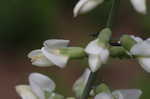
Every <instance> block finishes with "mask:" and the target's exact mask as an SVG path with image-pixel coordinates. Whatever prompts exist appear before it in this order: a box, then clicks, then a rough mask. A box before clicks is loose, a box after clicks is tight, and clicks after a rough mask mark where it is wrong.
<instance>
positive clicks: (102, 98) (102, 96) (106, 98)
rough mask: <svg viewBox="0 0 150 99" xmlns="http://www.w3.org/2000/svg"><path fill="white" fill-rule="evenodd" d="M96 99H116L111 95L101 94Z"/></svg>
mask: <svg viewBox="0 0 150 99" xmlns="http://www.w3.org/2000/svg"><path fill="white" fill-rule="evenodd" d="M94 99H114V98H113V97H112V95H111V94H109V93H104V92H103V93H100V94H98V95H96V96H95V97H94Z"/></svg>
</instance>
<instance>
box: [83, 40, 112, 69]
mask: <svg viewBox="0 0 150 99" xmlns="http://www.w3.org/2000/svg"><path fill="white" fill-rule="evenodd" d="M85 52H86V53H87V54H88V55H89V66H90V69H91V70H92V72H95V71H97V70H98V69H99V68H100V67H101V65H102V64H105V63H106V61H107V60H108V57H109V50H108V49H107V47H106V46H105V44H103V43H100V42H99V39H96V40H94V41H91V42H90V43H89V44H88V45H87V47H86V49H85Z"/></svg>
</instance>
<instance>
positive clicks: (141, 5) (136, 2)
mask: <svg viewBox="0 0 150 99" xmlns="http://www.w3.org/2000/svg"><path fill="white" fill-rule="evenodd" d="M131 3H132V5H133V7H134V9H135V10H136V11H137V12H139V13H142V14H146V12H147V11H146V0H131Z"/></svg>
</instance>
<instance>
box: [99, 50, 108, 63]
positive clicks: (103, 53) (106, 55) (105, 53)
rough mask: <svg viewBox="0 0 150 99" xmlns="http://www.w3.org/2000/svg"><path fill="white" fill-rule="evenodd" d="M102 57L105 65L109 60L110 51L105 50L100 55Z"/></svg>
mask: <svg viewBox="0 0 150 99" xmlns="http://www.w3.org/2000/svg"><path fill="white" fill-rule="evenodd" d="M100 57H101V61H102V63H103V64H105V63H106V62H107V60H108V58H109V50H108V49H104V50H103V51H102V52H101V54H100Z"/></svg>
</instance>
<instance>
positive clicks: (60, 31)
mask: <svg viewBox="0 0 150 99" xmlns="http://www.w3.org/2000/svg"><path fill="white" fill-rule="evenodd" d="M77 1H78V0H0V68H1V69H0V78H1V80H0V93H1V94H0V97H1V98H2V99H10V98H11V99H20V98H19V96H18V95H17V94H16V92H15V90H14V87H15V85H18V84H27V83H28V81H27V80H28V79H27V77H28V75H29V73H31V72H41V73H44V74H47V75H49V76H50V77H51V78H52V79H54V80H55V82H56V84H57V91H58V92H59V93H61V94H64V95H65V96H72V95H74V94H73V93H72V91H71V87H72V85H73V82H74V81H75V80H76V79H77V78H78V77H79V76H80V75H81V74H82V72H83V71H84V68H85V67H86V66H87V62H86V61H87V60H75V61H70V62H69V63H68V66H67V67H66V68H64V69H59V68H57V67H55V66H54V67H51V68H38V67H34V66H32V65H31V63H30V60H29V59H28V58H27V54H28V53H29V52H30V51H31V50H33V49H38V48H41V46H42V43H43V41H45V40H47V39H51V38H59V39H69V40H71V44H70V45H72V46H85V45H86V44H87V43H88V42H89V41H90V40H92V39H93V37H92V36H90V34H91V33H95V32H98V31H99V30H101V29H102V28H104V27H105V23H106V20H107V15H108V10H109V9H108V7H109V4H107V3H104V4H103V5H101V6H99V7H97V8H96V9H94V10H93V11H92V12H90V13H88V14H85V15H81V16H79V17H77V18H73V13H72V12H73V11H72V9H73V7H74V5H75V4H76V3H77ZM147 5H149V1H148V2H147ZM148 9H149V8H148ZM148 12H149V13H148V14H147V15H145V16H144V15H140V14H138V13H136V12H135V11H134V9H133V8H132V6H131V3H130V1H129V0H121V5H120V9H119V11H118V14H117V15H116V17H115V19H114V24H113V38H112V40H118V39H119V37H120V36H121V35H122V34H125V33H126V34H134V35H137V36H141V37H143V38H148V37H150V11H149V10H148ZM97 78H98V81H100V82H105V83H107V84H108V85H109V86H111V88H112V89H125V88H140V89H142V91H143V95H142V98H141V99H148V97H150V94H149V92H150V86H149V85H150V76H149V74H147V73H146V72H144V71H143V69H142V68H141V67H140V65H138V63H137V62H136V61H135V60H117V59H110V62H109V63H108V64H107V65H105V66H103V67H102V68H101V70H100V73H99V75H98V77H97Z"/></svg>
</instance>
